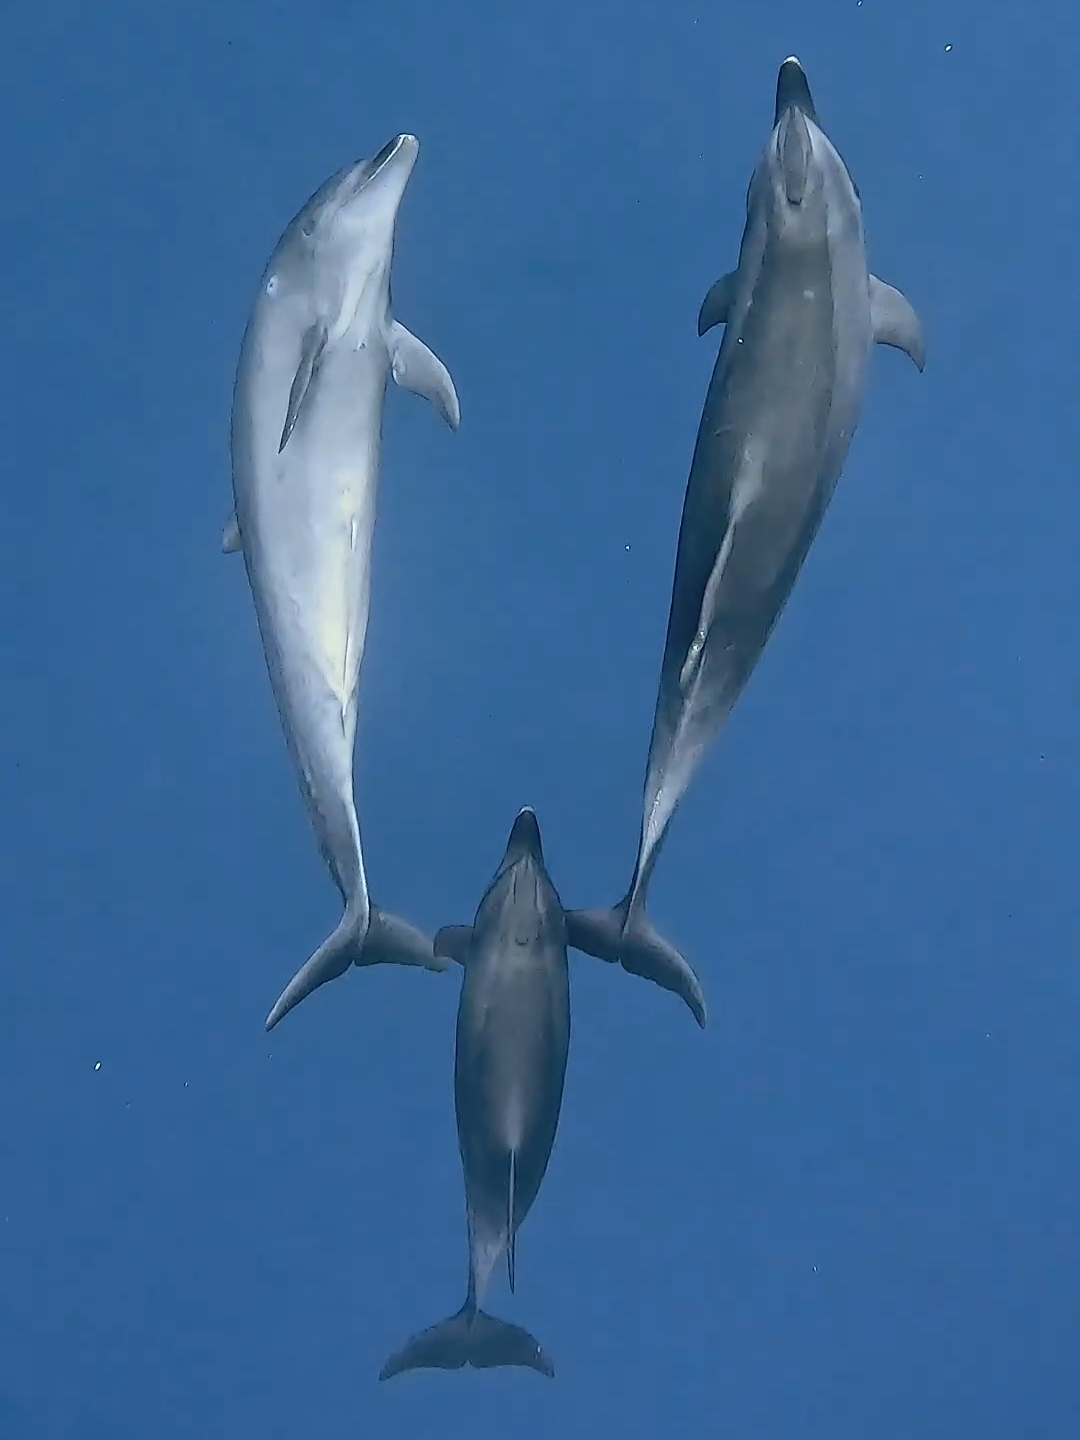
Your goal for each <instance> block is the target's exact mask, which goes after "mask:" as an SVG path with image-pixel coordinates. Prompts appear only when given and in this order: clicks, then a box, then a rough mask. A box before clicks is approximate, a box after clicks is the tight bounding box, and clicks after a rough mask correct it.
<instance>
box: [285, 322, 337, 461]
mask: <svg viewBox="0 0 1080 1440" xmlns="http://www.w3.org/2000/svg"><path fill="white" fill-rule="evenodd" d="M325 349H326V326H325V325H312V326H311V327H310V329H308V330H305V332H304V338H303V340H302V341H301V343H300V363H299V364H298V365H297V367H296V374H295V375H294V376H293V382H292V386H291V388H290V390H289V404H288V408H287V409H286V411H285V424H284V425H283V426H282V427H281V440H280V441H279V443H278V454H279V455H280V454H281V452H282V451H283V450H284V449H285V446H286V445H287V444H288V443H289V436H290V435H291V434H292V433H293V431H294V430H295V429H296V422H297V420H298V419H299V417H300V409H301V406H302V405H303V403H304V399H305V397H306V395H307V393H308V391H309V390H310V389H311V381H312V379H313V378H314V375H315V368H316V366H317V365H318V363H319V360H320V359H321V357H322V353H323V351H324V350H325Z"/></svg>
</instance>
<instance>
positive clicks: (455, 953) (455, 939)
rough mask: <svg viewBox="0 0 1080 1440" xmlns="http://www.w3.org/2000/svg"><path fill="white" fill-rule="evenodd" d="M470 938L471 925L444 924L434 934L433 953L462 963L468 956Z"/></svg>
mask: <svg viewBox="0 0 1080 1440" xmlns="http://www.w3.org/2000/svg"><path fill="white" fill-rule="evenodd" d="M472 939H473V927H472V926H471V925H444V926H443V927H442V929H441V930H440V931H439V932H438V933H437V934H436V936H435V954H436V955H437V956H439V957H440V958H445V959H447V960H455V961H456V962H457V963H458V964H459V965H464V964H465V963H466V962H467V961H468V958H469V949H470V947H471V945H472Z"/></svg>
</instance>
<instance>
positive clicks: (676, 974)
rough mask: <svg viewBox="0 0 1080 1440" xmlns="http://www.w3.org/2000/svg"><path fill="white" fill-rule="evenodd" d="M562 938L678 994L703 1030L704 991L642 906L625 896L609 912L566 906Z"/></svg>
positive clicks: (610, 963) (704, 1014)
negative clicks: (571, 908) (564, 933)
mask: <svg viewBox="0 0 1080 1440" xmlns="http://www.w3.org/2000/svg"><path fill="white" fill-rule="evenodd" d="M566 940H567V944H569V945H571V946H572V947H573V948H574V949H575V950H582V951H584V953H585V954H586V955H594V956H595V957H596V959H597V960H606V961H607V963H608V964H609V965H614V964H619V965H621V966H622V967H623V969H624V970H629V972H630V974H631V975H640V976H642V977H643V979H645V980H651V981H652V982H653V984H654V985H659V986H661V988H662V989H664V990H670V991H671V992H672V994H674V995H678V996H680V997H681V998H682V1000H683V1001H684V1002H685V1003H686V1005H687V1006H688V1008H689V1010H690V1012H691V1014H692V1015H693V1017H694V1019H695V1020H696V1021H697V1022H698V1024H699V1025H700V1026H701V1027H702V1029H704V1028H705V1018H706V1011H705V995H704V992H703V991H702V988H701V982H700V980H699V979H698V977H697V976H696V975H695V974H694V971H693V969H692V968H691V966H690V965H689V964H687V962H686V960H684V959H683V957H682V955H680V953H679V951H678V950H676V949H675V946H674V945H672V944H670V943H669V942H668V941H667V940H665V939H664V937H663V936H662V935H661V934H660V933H659V932H658V931H657V930H656V929H655V928H654V927H653V925H652V922H651V921H650V920H649V917H648V914H647V913H646V910H645V906H644V904H643V903H641V902H639V903H638V904H637V905H635V906H634V907H633V908H632V909H631V907H630V905H629V897H627V899H626V900H623V901H622V902H621V903H620V904H618V905H615V906H613V907H612V908H611V909H610V910H568V911H567V912H566Z"/></svg>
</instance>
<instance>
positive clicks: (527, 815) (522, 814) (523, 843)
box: [506, 805, 544, 863]
mask: <svg viewBox="0 0 1080 1440" xmlns="http://www.w3.org/2000/svg"><path fill="white" fill-rule="evenodd" d="M524 855H531V856H532V858H533V859H534V860H543V858H544V851H543V846H542V845H541V843H540V826H539V825H538V824H537V820H536V811H535V810H534V809H533V808H532V807H531V806H530V805H526V806H525V807H524V809H522V810H519V811H518V814H517V818H516V819H515V821H514V824H513V826H512V827H511V830H510V838H509V840H507V842H506V860H507V862H509V863H513V862H514V861H515V860H520V859H521V857H522V856H524Z"/></svg>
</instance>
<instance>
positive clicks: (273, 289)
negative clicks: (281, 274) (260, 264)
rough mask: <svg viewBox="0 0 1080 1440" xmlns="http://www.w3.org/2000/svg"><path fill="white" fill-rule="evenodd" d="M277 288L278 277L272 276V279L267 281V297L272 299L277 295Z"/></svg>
mask: <svg viewBox="0 0 1080 1440" xmlns="http://www.w3.org/2000/svg"><path fill="white" fill-rule="evenodd" d="M277 288H278V278H277V276H276V275H271V276H270V279H269V280H267V282H266V293H267V295H269V296H270V297H271V298H272V297H273V296H275V295H276V294H277Z"/></svg>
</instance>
